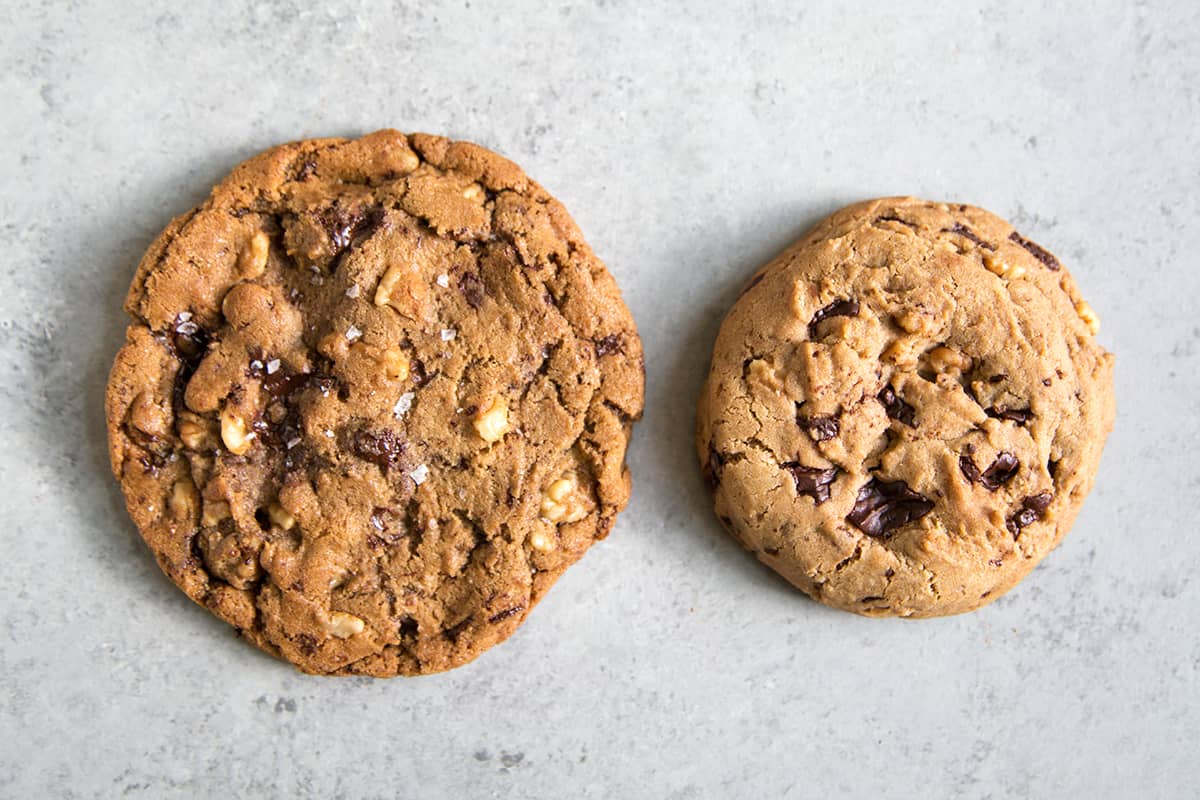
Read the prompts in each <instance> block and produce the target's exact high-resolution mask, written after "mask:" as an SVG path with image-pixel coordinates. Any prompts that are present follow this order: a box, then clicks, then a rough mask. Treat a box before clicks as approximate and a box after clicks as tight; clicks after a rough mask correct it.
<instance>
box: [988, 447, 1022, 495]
mask: <svg viewBox="0 0 1200 800" xmlns="http://www.w3.org/2000/svg"><path fill="white" fill-rule="evenodd" d="M1020 468H1021V462H1020V461H1018V460H1017V457H1016V456H1014V455H1013V454H1012V453H998V454H997V455H996V460H995V461H993V462H992V465H991V466H990V467H988V468H987V469H986V470H984V471H983V474H982V475H980V476H979V483H980V485H981V486H983V488H985V489H987V490H988V491H989V492H994V491H996V490H997V489H999V488H1000V487H1001V486H1003V485H1004V484H1006V483H1008V482H1009V481H1011V480H1012V479H1013V478H1014V477H1015V476H1016V474H1017V470H1019V469H1020Z"/></svg>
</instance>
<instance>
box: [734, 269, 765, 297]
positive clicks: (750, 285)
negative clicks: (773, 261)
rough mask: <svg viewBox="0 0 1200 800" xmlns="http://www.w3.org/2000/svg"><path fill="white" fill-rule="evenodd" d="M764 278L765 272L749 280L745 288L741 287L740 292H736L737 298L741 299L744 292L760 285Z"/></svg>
mask: <svg viewBox="0 0 1200 800" xmlns="http://www.w3.org/2000/svg"><path fill="white" fill-rule="evenodd" d="M765 277H767V273H765V272H760V273H758V274H757V275H755V276H754V277H753V278H751V279H750V282H749V283H747V284H746V285H745V286H743V287H742V290H741V291H740V292H738V297H741V296H742V295H744V294H745V293H746V292H748V291H750V290H751V289H753V288H754V287H755V286H758V285H759V284H760V283H762V279H763V278H765Z"/></svg>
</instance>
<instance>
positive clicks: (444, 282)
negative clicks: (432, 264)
mask: <svg viewBox="0 0 1200 800" xmlns="http://www.w3.org/2000/svg"><path fill="white" fill-rule="evenodd" d="M437 285H438V286H440V287H442V288H443V289H448V288H450V276H449V275H447V274H446V273H444V272H443V273H442V274H441V275H438V276H437Z"/></svg>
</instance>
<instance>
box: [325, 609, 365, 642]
mask: <svg viewBox="0 0 1200 800" xmlns="http://www.w3.org/2000/svg"><path fill="white" fill-rule="evenodd" d="M366 627H367V626H366V623H364V622H363V621H362V620H361V619H359V618H358V617H356V616H354V615H353V614H347V613H346V612H345V611H334V612H333V613H332V614H330V615H329V621H328V622H326V623H325V630H327V631H328V632H329V633H330V634H332V635H334V636H336V637H337V638H339V639H349V638H350V637H351V636H355V635H357V634H360V633H362V632H363V630H364V629H365V628H366Z"/></svg>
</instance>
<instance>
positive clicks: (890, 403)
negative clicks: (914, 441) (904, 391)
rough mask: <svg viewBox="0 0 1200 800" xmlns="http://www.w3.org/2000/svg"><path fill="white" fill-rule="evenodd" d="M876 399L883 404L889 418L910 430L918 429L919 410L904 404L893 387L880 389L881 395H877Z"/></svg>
mask: <svg viewBox="0 0 1200 800" xmlns="http://www.w3.org/2000/svg"><path fill="white" fill-rule="evenodd" d="M875 399H877V400H878V401H879V402H881V403H883V409H884V411H886V412H887V415H888V416H889V417H891V418H892V419H894V420H896V421H897V422H900V423H903V424H905V425H907V426H908V427H910V428H915V427H917V420H916V416H917V410H916V409H915V408H913V407H912V406H910V405H909V404H908V403H906V402H904V400H902V399H901V398H900V395H898V394H896V390H895V389H893V388H892V387H891V386H884V387H883V388H882V389H880V390H879V394H877V395H875Z"/></svg>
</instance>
